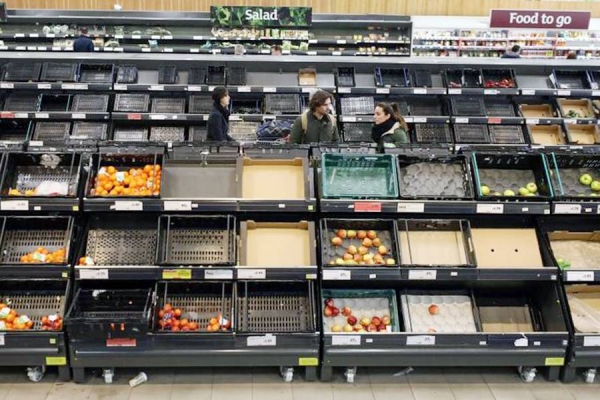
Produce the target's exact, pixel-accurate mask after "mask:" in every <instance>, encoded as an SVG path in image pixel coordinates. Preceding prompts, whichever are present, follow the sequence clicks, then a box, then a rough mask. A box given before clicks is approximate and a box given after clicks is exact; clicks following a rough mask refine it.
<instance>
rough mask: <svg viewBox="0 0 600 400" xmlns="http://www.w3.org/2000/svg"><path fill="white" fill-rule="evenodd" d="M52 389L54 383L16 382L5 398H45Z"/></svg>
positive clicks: (41, 399) (19, 399)
mask: <svg viewBox="0 0 600 400" xmlns="http://www.w3.org/2000/svg"><path fill="white" fill-rule="evenodd" d="M51 389H52V383H43V382H39V383H33V382H29V383H14V384H13V385H12V387H11V388H10V390H9V391H8V393H7V394H6V396H5V397H4V399H5V400H25V399H27V400H45V399H46V397H47V396H48V393H49V392H50V390H51Z"/></svg>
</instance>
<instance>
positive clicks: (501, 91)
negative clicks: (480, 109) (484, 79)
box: [448, 88, 519, 96]
mask: <svg viewBox="0 0 600 400" xmlns="http://www.w3.org/2000/svg"><path fill="white" fill-rule="evenodd" d="M448 94H450V95H468V96H482V95H483V96H516V95H518V94H519V89H517V88H448Z"/></svg>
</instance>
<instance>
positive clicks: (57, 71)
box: [40, 62, 79, 82]
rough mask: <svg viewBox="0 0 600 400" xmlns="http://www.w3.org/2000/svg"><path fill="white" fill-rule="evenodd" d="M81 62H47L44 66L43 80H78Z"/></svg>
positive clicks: (41, 78)
mask: <svg viewBox="0 0 600 400" xmlns="http://www.w3.org/2000/svg"><path fill="white" fill-rule="evenodd" d="M78 70H79V64H72V63H56V62H47V63H44V66H43V67H42V75H41V77H40V80H41V81H42V82H76V81H77V72H78Z"/></svg>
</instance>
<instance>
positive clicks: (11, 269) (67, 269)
mask: <svg viewBox="0 0 600 400" xmlns="http://www.w3.org/2000/svg"><path fill="white" fill-rule="evenodd" d="M70 277H71V266H70V265H67V266H59V265H43V264H42V265H40V264H38V265H36V264H30V265H23V264H20V265H3V266H1V267H0V278H1V279H6V280H30V279H43V280H50V279H52V280H65V281H66V280H68V279H69V278H70Z"/></svg>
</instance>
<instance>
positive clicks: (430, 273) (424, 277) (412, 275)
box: [408, 269, 437, 281]
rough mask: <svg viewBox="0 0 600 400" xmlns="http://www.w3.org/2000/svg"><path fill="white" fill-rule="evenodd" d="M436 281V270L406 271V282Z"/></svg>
mask: <svg viewBox="0 0 600 400" xmlns="http://www.w3.org/2000/svg"><path fill="white" fill-rule="evenodd" d="M436 279H437V271H436V270H419V269H411V270H409V271H408V280H410V281H413V280H415V281H434V280H436Z"/></svg>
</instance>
